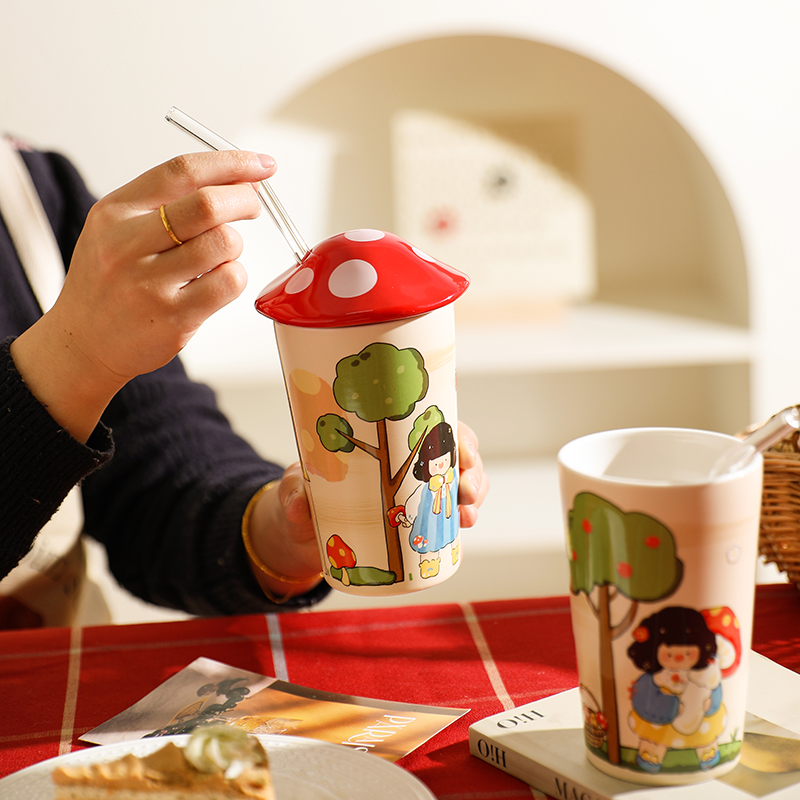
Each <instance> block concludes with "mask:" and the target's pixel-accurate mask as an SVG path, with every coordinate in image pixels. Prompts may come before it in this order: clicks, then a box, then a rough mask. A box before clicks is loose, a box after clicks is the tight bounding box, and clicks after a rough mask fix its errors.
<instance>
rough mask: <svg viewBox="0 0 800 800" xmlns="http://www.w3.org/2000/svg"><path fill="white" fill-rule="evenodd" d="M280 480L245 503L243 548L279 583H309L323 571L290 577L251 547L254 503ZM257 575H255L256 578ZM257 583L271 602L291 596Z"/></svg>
mask: <svg viewBox="0 0 800 800" xmlns="http://www.w3.org/2000/svg"><path fill="white" fill-rule="evenodd" d="M280 482H281V479H280V478H277V479H276V480H274V481H270V482H269V483H267V484H265V485H264V486H262V487H261V488H260V489H259V490H258V491H257V492H256V493H255V494H254V495H253V496H252V497H251V498H250V502H248V504H247V508H245V510H244V515H243V516H242V541H243V542H244V549H245V550H246V551H247V556H248V558H249V559H250V563H251V564H253V566H254V567H256V569H257V570H258V571H259V573H262V574H264V575H268V576H269V577H270V578H274V579H275V580H276V581H280V582H281V583H311V581H313V580H315V579H316V580H319V579H320V578H322V577H324V573H322V572H320V573H319V574H318V575H312V576H310V577H308V578H290V577H289V576H288V575H282V574H281V573H280V572H275V570H273V569H270V568H269V567H268V566H267V565H266V564H265V563H264V562H263V561H262V560H261V559H260V558H259V557H258V556H257V555H256V551H255V550H254V549H253V544H252V542H251V541H250V517H251V516H252V514H253V509H254V508H255V505H256V503H257V502H258V500H259V499H260V498H261V496H262V495H264V494H266V493H267V492H268V491H269V490H270V489H272V487H273V486H277V485H278V484H279V483H280ZM258 577H259V576H256V579H257V580H258ZM258 585H259V586H260V587H261V591H263V592H264V594H265V595H266V596H267V598H268V599H269V600H271V601H272V602H273V603H276V604H278V605H280V604H282V603H285V602H286V601H287V600H288V599H289V598H290V597H292V594H291V593H288V594H286V595H284V596H283V597H277V596H276V595H274V594H273V593H272V592H271V591H270V590H269V589H268V588H267V587H266V586H265V585H264V582H263V581H261V580H258Z"/></svg>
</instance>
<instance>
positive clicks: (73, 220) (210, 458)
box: [0, 152, 328, 615]
mask: <svg viewBox="0 0 800 800" xmlns="http://www.w3.org/2000/svg"><path fill="white" fill-rule="evenodd" d="M23 157H24V158H25V161H26V164H27V166H28V170H29V172H30V173H31V176H32V178H33V181H34V184H35V185H36V188H37V191H38V192H39V195H40V197H41V199H42V204H43V205H44V208H45V211H46V213H47V216H48V219H49V221H50V224H51V226H52V228H53V230H54V232H55V234H56V239H57V240H58V243H59V246H60V248H61V252H62V255H63V258H64V262H65V263H66V264H69V262H70V260H71V258H72V251H73V249H74V247H75V243H76V241H77V238H78V236H79V234H80V231H81V229H82V226H83V223H84V220H85V217H86V214H87V213H88V210H89V208H90V207H91V204H92V202H93V199H92V196H91V194H90V193H89V191H88V190H87V189H86V186H85V185H84V183H83V181H82V179H81V178H80V176H79V175H78V173H77V172H76V170H75V168H74V167H73V166H72V165H71V164H70V163H69V161H67V160H66V159H64V158H63V157H62V156H59V155H56V154H43V153H38V152H31V153H23ZM29 294H30V293H29V291H27V292H26V293H25V295H26V296H25V297H23V299H28V295H29ZM3 302H5V298H3ZM33 321H34V320H33V319H28V318H27V317H26V318H25V320H20V321H19V322H15V323H14V325H15V328H16V332H17V333H20V332H21V330H22V329H24V327H26V326H27V325H29V324H31V323H32V322H33ZM0 399H1V400H2V404H0V413H4V414H5V416H4V418H3V419H0V449H2V458H0V469H1V470H3V473H4V482H3V485H2V487H0V492H2V494H0V501H1V502H2V503H3V508H4V509H5V508H9V509H15V510H14V513H15V514H17V515H18V518H19V519H22V518H23V517H24V518H25V523H24V527H20V528H19V530H17V528H16V527H14V526H11V528H9V529H10V530H12V531H13V534H12V536H11V537H9V549H8V550H6V549H5V548H3V549H4V551H5V552H3V553H2V555H1V556H0V559H2V560H0V574H2V569H3V568H4V565H5V564H7V565H8V568H10V567H11V566H13V565H14V564H15V563H16V562H17V561H18V560H19V556H21V555H22V554H24V552H26V551H27V550H28V549H29V548H30V545H31V543H32V541H33V539H34V538H35V535H36V532H37V531H38V530H39V528H40V527H41V526H42V525H43V524H44V522H46V521H47V519H48V518H49V517H50V516H51V515H52V513H53V512H54V511H55V510H56V508H57V507H58V505H60V503H61V501H62V500H63V497H64V496H66V494H67V492H68V491H69V489H70V488H71V487H72V486H73V485H74V484H75V483H76V482H80V481H81V480H82V484H81V488H82V494H83V505H84V515H85V530H86V532H87V533H88V534H89V535H91V536H92V537H93V538H95V539H97V540H98V541H100V542H101V543H103V544H104V545H105V548H106V550H107V553H108V560H109V565H110V568H111V570H112V572H113V574H114V576H115V578H116V579H117V580H118V581H119V582H120V583H121V584H122V585H123V586H125V587H126V588H128V589H129V590H130V591H131V592H132V593H134V594H136V595H137V596H139V597H141V598H142V599H144V600H146V601H149V602H152V603H155V604H158V605H164V606H168V607H173V608H179V609H183V610H185V611H188V612H189V613H193V614H198V615H211V614H226V613H247V612H254V613H258V612H265V611H275V610H283V609H287V608H302V607H305V606H308V605H311V604H313V603H315V602H317V601H318V600H319V599H321V598H322V597H324V596H325V595H326V594H327V592H328V589H327V587H326V585H324V584H320V585H319V586H318V587H316V588H315V589H313V590H312V591H310V592H308V593H307V594H305V595H302V596H300V597H297V598H292V600H290V601H289V602H287V603H286V604H285V605H281V606H275V605H274V604H273V603H271V602H270V601H269V600H268V599H267V598H266V597H265V596H264V594H263V592H262V591H261V589H260V587H259V586H258V583H257V581H256V580H255V578H254V577H253V576H252V573H251V572H250V568H249V564H248V560H247V554H246V552H245V549H244V544H243V542H242V537H241V520H242V515H243V513H244V509H245V507H246V505H247V503H248V501H249V499H250V497H252V495H253V494H254V493H255V491H256V490H257V489H258V488H260V486H262V485H263V484H264V483H267V482H268V481H270V480H272V479H273V478H276V477H279V476H280V475H281V473H282V468H281V467H279V466H278V465H276V464H273V463H270V462H268V461H266V460H264V459H263V458H261V457H259V456H258V455H257V454H256V453H255V451H254V450H253V449H252V448H251V447H250V446H249V445H248V444H247V443H246V442H245V441H244V440H243V439H241V438H240V437H239V436H237V435H236V434H235V433H234V432H233V430H232V429H231V426H230V424H229V422H228V420H227V419H226V418H225V417H224V416H223V415H222V413H221V412H220V411H219V409H218V407H217V405H216V401H215V398H214V395H213V393H212V392H211V390H210V389H209V388H208V387H206V386H203V385H200V384H197V383H194V382H192V381H191V380H190V379H189V378H188V377H187V375H186V373H185V372H184V370H183V367H182V365H181V364H180V361H179V360H178V359H175V360H174V361H173V362H172V363H170V364H168V365H167V366H166V367H164V368H162V369H160V370H157V371H156V372H154V373H151V374H150V375H144V376H140V377H139V378H136V379H134V380H133V381H131V382H130V383H129V384H128V385H127V386H126V387H125V388H123V389H122V391H121V392H120V393H119V394H118V395H117V397H116V398H115V399H114V400H113V401H112V402H111V404H110V405H109V407H108V409H107V410H106V412H105V414H104V416H103V420H102V424H101V425H99V426H98V428H97V430H96V431H95V432H94V433H93V435H92V438H91V439H90V440H89V442H88V443H87V446H86V447H85V448H84V447H83V445H81V444H80V443H78V442H77V441H75V440H74V439H72V437H70V436H69V434H67V433H66V432H65V431H63V430H61V429H59V428H58V426H57V425H56V423H55V422H54V421H53V420H52V418H51V417H50V416H49V414H48V413H47V411H46V409H45V408H44V407H43V406H42V405H41V404H40V403H38V401H37V400H36V399H35V398H34V397H33V396H32V395H30V393H29V392H28V391H27V388H26V387H25V386H24V383H22V381H21V378H20V377H19V374H18V373H17V372H16V369H14V366H13V362H12V361H11V358H10V355H9V354H8V345H7V344H6V346H5V348H4V349H3V350H2V351H0ZM28 420H30V422H28ZM4 424H5V425H6V426H7V427H6V428H5V429H3V427H2V426H3V425H4ZM5 430H8V431H9V437H10V438H9V439H6V433H5V432H4V431H5ZM112 441H113V445H112ZM112 452H113V458H112V457H111V456H112ZM37 454H38V455H37ZM99 466H103V468H102V469H97V467H99ZM23 468H25V469H27V470H28V471H27V473H23V472H22V471H21V470H22V469H23ZM22 483H25V484H26V485H27V486H28V487H29V491H28V490H27V489H26V491H25V492H21V491H20V490H19V489H18V487H19V486H20V485H22ZM17 494H20V496H19V497H17ZM43 498H45V499H43ZM14 504H17V505H19V506H20V507H19V509H17V508H16V505H14ZM20 525H22V523H20ZM4 541H5V540H4ZM6 571H7V570H6Z"/></svg>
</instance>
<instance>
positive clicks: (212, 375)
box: [183, 303, 753, 383]
mask: <svg viewBox="0 0 800 800" xmlns="http://www.w3.org/2000/svg"><path fill="white" fill-rule="evenodd" d="M226 311H227V310H226ZM237 311H239V313H238V314H235V315H230V316H229V317H228V318H227V319H225V320H224V322H223V321H222V320H220V322H222V323H223V324H222V326H221V327H222V329H221V330H220V331H219V332H215V327H214V324H215V323H216V322H217V321H216V320H210V321H209V322H208V323H206V326H204V328H202V329H201V330H200V332H199V333H198V334H197V336H196V337H195V341H193V342H192V343H191V344H190V345H189V347H187V349H186V351H185V352H184V354H183V358H184V360H185V362H186V364H187V366H188V367H189V369H190V371H191V373H192V375H193V376H194V377H196V378H198V379H200V380H206V381H210V382H211V383H221V382H223V383H224V382H227V383H260V382H275V381H280V380H281V375H280V362H279V359H278V355H277V349H276V347H275V344H274V334H273V332H272V325H271V323H270V322H269V321H268V320H265V319H264V318H263V317H260V316H259V315H258V314H256V313H255V312H254V311H250V312H249V314H250V315H251V316H252V319H248V316H247V315H245V316H242V314H241V309H237ZM532 316H533V314H532ZM498 317H500V314H498ZM232 327H235V328H238V330H235V329H234V330H232ZM232 343H235V346H231V345H232ZM248 343H249V346H248ZM456 347H457V359H458V370H459V373H460V374H468V373H481V374H486V373H494V374H497V373H502V372H509V371H514V372H519V371H524V372H575V371H577V370H603V369H632V368H636V367H671V366H691V365H697V364H743V363H747V362H748V361H749V360H750V358H751V357H752V354H753V343H752V335H751V334H750V332H749V331H748V330H747V329H745V328H740V327H736V326H733V325H723V324H720V323H715V322H709V321H705V320H701V319H696V318H690V317H682V316H677V315H674V314H667V313H664V312H658V311H648V310H643V309H636V308H632V307H627V306H616V305H610V304H605V303H587V304H584V305H578V306H573V307H568V308H565V309H564V310H563V311H560V312H559V313H558V314H557V315H550V316H548V318H546V319H540V320H536V319H535V318H533V319H531V320H522V319H519V318H515V319H513V320H511V321H507V320H504V319H502V318H499V319H496V320H483V321H480V322H471V321H469V319H468V318H467V319H460V318H459V322H458V328H457V343H456Z"/></svg>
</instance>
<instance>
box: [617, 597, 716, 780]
mask: <svg viewBox="0 0 800 800" xmlns="http://www.w3.org/2000/svg"><path fill="white" fill-rule="evenodd" d="M633 638H634V642H633V644H632V645H631V646H630V647H629V648H628V655H629V656H630V658H631V660H632V661H633V662H634V663H635V664H636V666H637V667H639V669H641V670H644V674H643V675H641V677H639V678H638V679H637V680H636V682H635V683H634V684H633V685H632V686H631V705H632V706H633V710H632V711H631V715H630V718H629V720H628V722H629V725H630V727H631V729H632V730H633V731H634V733H636V734H637V736H638V737H639V749H638V754H637V757H636V763H637V765H638V766H639V767H640V768H641V769H643V770H645V771H646V772H650V773H657V772H660V770H661V764H662V762H663V760H664V756H665V755H666V752H667V750H669V749H675V750H687V749H694V750H695V751H696V753H697V758H698V761H699V764H700V768H701V769H703V770H706V769H710V768H711V767H713V766H715V765H716V764H718V763H719V760H720V754H719V749H718V747H717V740H718V739H719V736H720V734H721V733H722V731H723V730H724V727H725V721H726V716H727V713H726V711H725V706H724V705H723V703H722V675H721V670H720V665H719V659H718V658H717V641H716V637H715V635H714V633H713V632H712V631H711V630H710V629H709V627H708V625H707V624H706V620H705V618H704V617H703V614H701V613H700V612H699V611H696V610H694V609H692V608H682V607H677V606H674V607H669V608H663V609H661V611H658V612H657V613H655V614H653V615H652V616H650V617H648V618H647V619H645V620H643V621H642V622H641V623H640V624H639V626H638V627H637V628H636V629H635V630H634V632H633Z"/></svg>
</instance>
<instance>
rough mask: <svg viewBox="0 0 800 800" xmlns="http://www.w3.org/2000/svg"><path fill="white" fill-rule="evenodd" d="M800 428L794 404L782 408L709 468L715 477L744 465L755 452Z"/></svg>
mask: <svg viewBox="0 0 800 800" xmlns="http://www.w3.org/2000/svg"><path fill="white" fill-rule="evenodd" d="M798 429H800V413H798V410H797V408H795V407H794V406H792V407H790V408H784V409H783V411H780V412H778V413H777V414H776V415H775V416H774V417H772V418H771V419H770V420H769V421H768V422H765V423H764V424H763V425H762V426H761V427H760V428H757V429H756V430H754V431H753V432H752V433H751V434H750V435H749V436H746V437H745V438H744V439H742V441H741V442H738V443H737V444H735V445H733V446H732V447H731V448H730V449H729V450H726V451H725V452H724V453H723V454H722V455H721V456H720V457H719V458H718V459H717V462H716V463H715V464H714V466H713V467H712V469H711V477H712V478H715V477H717V476H719V475H722V474H723V473H725V472H733V471H735V470H737V469H740V468H741V467H743V466H745V464H747V463H748V462H749V461H750V459H751V458H753V456H755V455H756V453H761V452H763V451H764V450H766V449H767V448H769V447H771V446H772V445H773V444H775V443H776V442H779V441H781V439H785V438H786V437H787V436H788V435H789V434H790V433H791V432H792V431H796V430H798Z"/></svg>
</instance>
